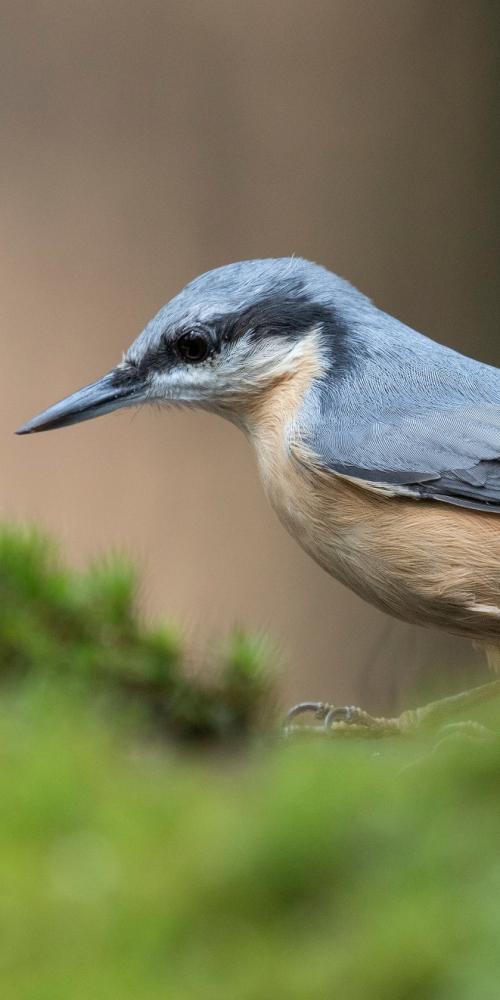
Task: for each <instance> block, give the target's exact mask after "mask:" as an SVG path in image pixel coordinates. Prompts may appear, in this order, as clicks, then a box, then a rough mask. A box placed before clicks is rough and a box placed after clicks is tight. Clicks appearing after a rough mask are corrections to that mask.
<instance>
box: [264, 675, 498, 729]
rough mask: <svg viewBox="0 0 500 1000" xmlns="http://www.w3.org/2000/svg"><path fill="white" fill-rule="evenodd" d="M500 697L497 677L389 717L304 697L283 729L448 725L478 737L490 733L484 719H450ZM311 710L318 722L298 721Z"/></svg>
mask: <svg viewBox="0 0 500 1000" xmlns="http://www.w3.org/2000/svg"><path fill="white" fill-rule="evenodd" d="M498 697H500V680H495V681H491V682H490V683H489V684H482V685H481V686H480V687H476V688H472V689H471V690H470V691H462V692H461V693H460V694H456V695H451V696H450V697H449V698H440V699H439V701H432V702H429V704H428V705H423V706H421V707H420V708H415V709H410V710H408V711H406V712H402V713H401V715H398V716H396V717H395V718H388V719H386V718H384V717H376V716H373V715H369V713H368V712H365V711H364V710H363V709H362V708H358V707H357V706H355V705H346V706H343V707H339V706H337V705H330V704H329V703H328V702H324V701H303V702H300V703H299V704H298V705H294V707H293V708H291V709H290V711H289V712H288V714H287V715H286V718H285V721H284V726H283V732H284V735H285V736H296V735H299V734H301V735H310V734H312V735H315V736H317V735H322V736H325V735H326V736H331V737H335V736H359V737H364V738H372V739H373V738H374V739H378V738H381V737H384V736H411V735H414V734H415V733H417V732H420V731H423V730H426V729H435V730H438V731H441V730H442V729H448V730H449V733H448V735H451V729H452V728H453V729H454V733H455V734H458V732H459V730H460V732H461V733H462V735H464V734H465V730H466V729H467V730H468V732H469V734H470V735H471V736H472V735H473V733H474V734H475V735H476V737H477V736H479V735H480V733H482V734H483V735H484V734H487V733H488V730H487V729H486V728H485V727H484V726H482V725H481V724H480V723H478V722H473V721H470V722H469V721H464V722H456V723H452V724H450V723H449V724H448V725H446V720H447V719H449V717H450V716H453V715H456V714H459V713H463V712H464V711H465V710H468V709H469V708H475V707H476V706H477V705H481V704H484V703H485V702H486V701H489V700H491V699H493V698H498ZM308 713H309V714H312V715H313V717H314V719H315V722H316V724H314V723H313V724H312V725H311V724H305V725H304V724H301V723H298V722H297V721H296V720H297V718H298V716H300V715H305V714H308ZM317 723H319V724H317Z"/></svg>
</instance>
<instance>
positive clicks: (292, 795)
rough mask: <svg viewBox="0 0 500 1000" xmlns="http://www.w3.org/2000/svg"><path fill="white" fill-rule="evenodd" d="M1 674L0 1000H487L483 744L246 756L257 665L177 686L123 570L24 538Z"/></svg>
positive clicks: (11, 570)
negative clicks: (211, 746)
mask: <svg viewBox="0 0 500 1000" xmlns="http://www.w3.org/2000/svg"><path fill="white" fill-rule="evenodd" d="M0 654H1V663H2V673H3V685H0V753H1V766H0V995H1V996H2V997H6V998H8V1000H89V998H92V1000H116V998H119V1000H165V998H170V997H172V998H175V1000H266V998H268V997H269V998H270V1000H330V998H336V997H340V998H342V1000H367V998H368V1000H372V998H373V1000H378V998H383V1000H492V998H493V997H496V996H497V994H498V982H499V979H500V957H499V956H500V951H499V948H498V940H499V935H500V892H499V889H500V863H499V856H498V845H499V844H500V795H499V789H500V745H499V743H498V741H496V740H495V739H491V740H487V741H485V742H483V743H476V742H465V743H463V742H460V741H458V740H456V741H454V740H451V741H450V742H449V743H446V742H445V743H444V744H442V745H441V747H440V749H439V752H432V753H426V752H425V751H426V750H428V749H431V746H429V747H427V746H426V745H425V742H420V743H419V744H418V746H417V747H415V745H413V744H412V743H411V742H410V741H408V742H405V741H403V740H401V741H399V742H397V741H382V742H378V743H376V744H373V743H370V742H368V741H367V742H366V743H355V742H353V741H348V742H347V743H336V742H315V743H308V742H300V743H296V744H283V743H281V744H279V743H278V742H277V741H276V740H275V739H273V740H268V741H267V743H265V744H264V743H263V742H262V741H259V742H258V743H256V742H255V741H252V740H251V739H249V738H248V734H249V733H250V731H251V730H252V729H253V727H255V724H256V720H257V718H262V711H263V705H264V703H265V702H266V701H268V697H269V682H268V680H267V679H266V673H265V671H264V669H263V667H262V660H263V657H262V650H261V648H260V646H259V644H257V645H255V644H254V643H252V641H251V640H250V639H249V638H248V637H245V636H243V635H236V636H234V637H233V638H232V639H231V640H230V641H229V642H227V643H226V644H225V646H223V647H222V648H221V649H220V650H219V652H218V655H217V661H218V671H217V673H216V676H215V677H214V679H213V680H212V681H211V682H210V683H208V682H206V681H203V680H202V679H201V676H200V674H199V673H198V674H194V676H193V675H192V674H190V675H189V677H188V676H187V675H186V674H185V672H184V669H183V667H184V657H183V652H182V645H181V643H180V642H179V640H178V638H177V637H176V636H175V633H174V632H171V631H169V630H166V631H165V630H156V631H153V630H150V629H149V628H146V627H145V626H144V624H143V623H141V621H140V619H139V618H138V616H137V613H136V611H135V602H134V582H133V578H132V577H131V575H130V571H129V570H128V569H127V568H124V567H123V566H121V565H120V563H119V562H118V561H116V560H114V561H113V563H112V564H111V565H108V566H107V567H104V568H103V567H102V566H101V567H100V568H95V569H93V570H91V571H89V572H88V573H86V574H83V575H81V574H74V573H72V572H70V571H68V570H67V569H64V568H63V567H61V565H60V563H59V562H58V559H57V555H56V554H55V552H54V549H53V547H52V546H51V545H50V544H48V543H47V542H46V541H43V540H41V539H40V538H39V537H38V536H37V535H33V534H32V535H30V534H25V533H23V534H21V535H20V534H19V533H15V532H12V531H4V533H3V535H2V536H1V538H0ZM490 721H491V722H492V723H493V722H494V721H495V720H494V716H493V715H492V716H491V719H490ZM496 722H497V723H498V719H496ZM493 728H494V729H496V730H497V731H498V725H496V726H495V725H494V726H493ZM145 730H146V731H147V732H148V735H150V734H152V733H154V734H161V735H162V736H163V735H166V736H169V737H170V739H166V740H158V739H155V740H151V739H150V738H148V739H144V738H143V736H144V732H145ZM235 732H240V733H241V732H244V733H247V741H246V752H245V753H239V754H235V753H234V743H233V740H234V734H235ZM195 735H197V736H201V735H204V736H207V737H210V739H211V740H212V742H214V743H215V742H217V745H218V746H220V747H222V748H224V747H225V753H219V754H217V755H214V754H206V753H205V752H203V751H200V752H198V753H193V752H190V753H189V754H186V753H184V752H183V751H182V750H181V749H180V748H179V744H178V743H176V742H175V741H174V740H173V739H172V738H171V737H172V736H179V737H181V738H183V739H184V740H185V739H187V738H190V737H193V736H195ZM408 765H411V766H408Z"/></svg>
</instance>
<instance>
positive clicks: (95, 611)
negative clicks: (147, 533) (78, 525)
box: [0, 527, 271, 744]
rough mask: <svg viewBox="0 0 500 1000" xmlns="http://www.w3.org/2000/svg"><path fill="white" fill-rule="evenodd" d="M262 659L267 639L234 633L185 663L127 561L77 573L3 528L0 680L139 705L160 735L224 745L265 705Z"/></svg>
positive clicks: (245, 730) (50, 550)
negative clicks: (54, 685)
mask: <svg viewBox="0 0 500 1000" xmlns="http://www.w3.org/2000/svg"><path fill="white" fill-rule="evenodd" d="M264 658H265V657H264V650H263V647H262V643H259V642H256V641H252V639H250V638H249V637H248V636H245V635H243V634H234V635H233V636H232V637H230V639H229V640H228V641H227V642H226V643H225V644H224V645H223V646H222V647H221V648H220V649H218V650H217V651H216V652H215V651H213V652H212V655H211V657H210V659H211V661H212V662H210V663H209V664H203V663H198V664H194V665H193V664H190V665H188V664H187V663H186V657H185V654H184V651H183V647H182V643H181V641H180V639H179V636H178V635H177V634H176V632H175V631H174V629H173V628H171V627H170V628H167V627H158V628H153V627H151V626H149V625H146V624H145V623H144V622H143V621H142V620H141V617H140V615H139V613H138V611H137V602H136V580H135V574H134V572H133V569H132V568H131V566H130V565H129V564H127V563H126V562H124V561H123V560H122V559H120V558H118V557H113V558H112V559H109V560H107V561H101V562H99V563H97V564H95V565H93V566H91V567H90V568H89V569H88V570H87V571H86V572H77V571H73V570H70V569H68V567H66V566H64V565H63V564H62V562H61V560H60V558H59V556H58V553H57V548H56V546H55V545H54V543H53V542H52V541H50V540H49V539H47V538H46V537H44V536H42V535H40V534H39V533H38V532H36V531H33V530H19V529H12V528H10V527H4V528H3V529H2V530H0V685H1V683H2V680H3V681H4V683H5V684H8V683H9V682H11V683H12V682H13V683H14V684H17V683H18V682H19V681H21V680H23V679H28V678H30V677H36V678H38V679H40V678H41V677H44V678H45V679H46V681H56V682H57V681H59V682H60V683H61V684H63V685H67V686H73V687H77V688H78V689H81V690H82V693H83V692H84V691H85V692H86V693H87V695H88V696H93V697H94V698H99V699H100V700H101V702H102V703H103V704H108V705H111V706H114V707H115V708H116V707H118V706H119V707H120V708H123V709H125V708H126V707H127V706H128V708H131V707H133V708H134V709H135V712H136V715H137V719H139V717H140V718H141V719H142V722H143V724H144V725H145V726H147V727H149V729H150V731H151V732H154V733H155V734H156V735H160V736H170V737H175V738H176V739H182V740H191V741H196V740H206V741H212V742H215V743H219V744H224V743H231V742H233V741H241V740H244V739H245V738H246V737H248V735H249V733H250V732H252V731H253V730H254V729H255V728H256V726H257V725H258V724H259V722H260V720H261V719H262V717H263V714H264V712H265V709H266V706H269V703H270V700H271V698H270V695H271V684H270V680H269V674H268V673H267V672H266V670H265V669H264V662H263V661H264ZM213 661H215V662H213ZM188 667H189V669H187V668H188ZM0 690H1V688H0Z"/></svg>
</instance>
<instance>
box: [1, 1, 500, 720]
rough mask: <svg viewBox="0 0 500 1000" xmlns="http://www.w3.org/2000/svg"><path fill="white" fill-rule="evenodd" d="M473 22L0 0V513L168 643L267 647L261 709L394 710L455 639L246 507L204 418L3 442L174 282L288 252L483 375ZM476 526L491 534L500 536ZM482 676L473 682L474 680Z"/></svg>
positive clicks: (492, 114)
mask: <svg viewBox="0 0 500 1000" xmlns="http://www.w3.org/2000/svg"><path fill="white" fill-rule="evenodd" d="M499 9H500V7H499V5H498V4H497V3H495V2H494V0H491V2H488V0H475V2H474V3H471V2H470V0H468V2H460V0H441V2H440V3H436V2H435V0H418V2H417V0H415V2H410V0H377V2H368V0H364V2H360V0H307V2H305V0H303V2H302V3H299V2H296V0H283V2H280V0H267V2H266V3H264V2H257V0H253V2H250V0H236V2H235V0H183V2H170V0H164V2H162V3H160V2H152V0H142V2H140V3H137V2H135V3H134V2H132V0H78V2H75V0H64V2H63V0H29V2H27V0H9V2H5V0H3V2H2V3H1V4H0V10H1V33H0V49H1V58H0V74H1V115H2V146H1V160H0V164H1V166H0V170H1V187H0V191H1V220H2V221H1V226H2V240H1V254H2V267H1V274H0V282H1V294H0V302H1V337H2V365H1V386H0V421H1V442H2V444H1V447H2V466H3V470H2V479H1V487H0V490H1V493H0V513H1V514H2V515H3V516H14V517H16V518H19V519H29V520H35V521H36V522H40V523H42V524H43V525H45V526H47V527H48V528H50V530H52V531H54V532H55V533H56V534H57V535H58V536H59V537H60V538H61V540H62V543H63V549H64V551H65V552H66V553H67V555H68V556H69V557H70V558H71V559H73V560H75V561H81V560H84V559H87V558H88V557H89V556H94V555H95V554H97V553H100V552H101V551H102V550H103V549H108V548H109V547H110V546H115V547H117V548H119V549H122V550H123V549H125V550H127V551H128V552H129V553H131V554H132V555H133V556H134V557H135V558H136V559H137V560H138V562H139V564H140V566H141V568H142V571H143V579H144V592H143V599H144V605H145V607H146V608H147V609H148V611H151V612H154V613H155V614H156V613H159V612H160V613H162V614H165V615H167V616H169V617H172V618H174V619H176V620H178V621H179V622H180V623H181V625H182V626H183V627H184V629H185V630H186V632H187V633H188V634H189V635H191V636H192V639H193V642H194V644H195V645H196V643H197V642H201V641H202V640H203V641H204V640H205V638H206V637H207V636H210V637H212V636H215V635H218V634H221V633H223V632H224V631H226V630H227V629H228V628H229V627H231V626H232V625H234V624H235V623H236V624H244V625H246V626H248V627H251V628H255V629H263V630H265V631H267V632H268V633H270V634H271V635H272V636H274V638H275V640H276V641H277V642H278V644H279V646H280V647H281V649H282V650H283V653H284V660H285V662H286V663H287V664H288V668H287V677H286V684H285V686H284V691H283V697H284V699H285V700H286V699H288V700H289V699H294V698H299V697H315V696H316V697H323V696H324V697H330V698H333V697H335V699H336V700H338V701H339V702H342V701H348V702H352V701H360V702H362V704H363V705H364V706H365V707H366V708H370V707H371V708H373V709H378V708H380V707H382V706H383V707H385V708H389V707H390V706H391V705H394V704H396V703H401V702H405V703H406V702H408V701H409V700H411V698H412V687H413V685H414V684H416V683H417V682H418V683H420V684H421V685H422V684H423V685H425V684H427V683H428V682H429V679H430V678H431V676H432V672H433V670H434V669H435V667H436V665H437V664H438V663H439V665H440V666H441V665H446V666H447V667H448V668H449V676H448V686H449V688H450V689H452V688H455V687H456V688H457V689H458V688H459V685H460V684H461V683H463V682H464V675H465V673H466V672H467V669H468V665H470V664H471V662H472V661H473V660H474V656H475V655H476V654H473V653H472V652H471V650H470V649H469V647H468V646H467V644H466V643H462V642H460V641H458V640H457V641H455V640H452V639H446V638H445V637H439V636H436V635H435V634H431V633H425V632H424V631H421V630H418V629H414V628H410V627H405V626H404V625H402V624H398V623H396V622H392V621H389V619H386V618H384V617H383V616H382V615H380V614H379V613H378V612H376V611H375V610H373V609H372V608H370V607H368V606H367V605H364V604H363V603H362V602H361V601H359V600H358V599H357V598H356V597H354V596H353V595H351V594H349V593H348V592H347V591H346V590H344V589H343V588H342V587H341V586H340V585H339V584H337V583H335V582H334V581H332V580H330V579H329V578H328V577H327V576H326V575H325V574H323V573H322V571H321V570H320V569H319V568H318V567H316V566H315V565H314V564H313V563H312V562H311V561H309V559H308V557H307V556H305V555H304V554H303V553H302V552H301V551H300V550H299V549H298V547H297V546H296V545H295V543H293V542H292V541H291V540H290V539H289V538H288V537H287V535H286V534H285V532H284V530H283V529H282V528H281V527H280V525H279V524H278V522H277V521H276V519H275V517H274V515H273V514H272V513H271V511H270V510H268V507H267V504H266V501H265V499H264V497H263V494H262V492H261V489H260V486H259V483H258V481H257V476H256V470H255V467H254V461H253V456H252V454H251V453H250V450H249V448H248V446H247V444H246V443H245V441H244V439H243V437H242V436H241V435H240V434H239V433H238V432H237V431H236V430H235V429H234V428H232V427H230V426H229V425H227V426H226V425H225V424H224V423H223V422H222V421H219V420H217V419H215V418H210V417H208V416H206V415H203V414H195V413H192V414H191V413H167V412H164V413H156V412H146V411H141V412H138V413H137V414H135V415H134V414H130V413H128V414H127V413H124V414H122V415H116V416H114V417H108V418H105V419H103V420H98V421H96V422H95V423H94V424H92V423H91V424H84V425H83V426H81V427H76V428H74V429H70V430H66V431H61V432H56V433H54V434H48V435H41V436H39V437H38V436H37V437H34V438H28V439H26V438H24V439H19V438H17V439H16V438H15V437H14V436H13V434H12V431H13V429H14V428H15V427H16V426H17V425H19V424H20V423H21V422H22V421H24V420H25V419H26V418H27V417H29V416H32V415H33V414H34V413H36V412H37V411H38V410H39V409H41V408H44V407H45V406H46V405H48V404H49V403H52V402H54V401H55V400H57V399H58V398H60V397H61V396H63V395H66V394H67V393H68V392H69V391H72V390H73V389H75V388H77V387H78V386H80V385H83V384H84V383H86V382H88V381H90V380H92V379H93V378H94V377H95V376H97V375H99V374H101V373H103V372H105V371H106V370H107V369H108V368H110V367H111V366H112V365H113V364H114V363H115V362H116V361H117V360H118V359H119V357H120V354H121V351H122V350H123V349H124V348H125V347H126V346H127V345H128V343H129V342H130V341H131V340H132V338H133V337H134V336H135V335H136V334H137V333H138V332H139V330H140V329H141V328H142V326H143V325H144V323H145V322H146V320H147V319H148V318H149V317H150V316H151V315H152V314H153V313H154V312H156V310H157V309H158V308H159V306H160V305H161V304H162V303H163V302H164V301H165V300H166V299H168V298H169V297H170V296H171V295H172V294H173V293H175V292H176V291H177V290H178V289H179V288H180V287H181V286H182V285H183V284H184V283H185V282H186V281H187V280H188V279H189V278H191V277H193V276H194V275H195V274H197V273H198V272H200V271H204V270H206V269H208V268H210V267H213V266H217V265H219V264H222V263H225V262H228V261H231V260H235V259H241V258H246V257H261V256H275V255H285V254H289V253H292V252H295V253H296V254H300V255H303V256H306V257H310V258H312V259H314V260H318V261H321V262H322V263H324V264H326V265H327V266H330V267H331V268H332V269H333V270H336V271H338V272H339V273H340V274H342V275H344V276H346V277H348V278H349V279H350V280H351V281H353V282H354V283H356V284H358V285H359V286H360V287H361V288H362V289H363V290H364V291H365V292H367V293H368V294H370V295H371V296H372V297H373V298H374V299H375V300H376V301H377V302H378V303H379V304H381V305H382V306H383V307H385V308H386V309H387V310H388V311H390V312H393V313H395V314H396V315H398V316H399V317H401V318H402V319H404V320H405V321H406V322H407V323H409V324H410V325H413V326H415V327H417V328H419V329H421V330H423V331H425V332H428V333H429V334H430V335H431V336H434V337H436V338H437V339H439V340H442V341H444V342H446V343H449V344H452V345H453V346H456V347H458V348H459V349H462V350H465V351H466V352H470V353H473V354H475V355H476V356H478V357H481V358H483V359H485V360H488V361H490V362H493V363H497V364H498V363H500V345H499V343H498V340H497V329H498V310H499V304H500V303H499V299H500V292H499V289H498V281H497V280H496V279H497V275H496V270H495V257H494V249H495V247H494V243H495V237H496V234H497V231H498V221H499V220H498V205H499V196H498V191H497V170H498V161H497V154H498V136H499V125H498V105H497V91H496V84H497V63H498V50H499V33H498V11H499ZM499 530H500V528H499ZM474 676H475V677H477V678H480V677H481V673H480V672H476V674H475V675H474Z"/></svg>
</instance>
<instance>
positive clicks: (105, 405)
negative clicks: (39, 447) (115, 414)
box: [16, 368, 145, 434]
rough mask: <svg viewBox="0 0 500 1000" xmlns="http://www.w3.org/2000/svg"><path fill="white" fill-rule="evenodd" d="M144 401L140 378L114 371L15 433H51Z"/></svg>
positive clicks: (51, 408)
mask: <svg viewBox="0 0 500 1000" xmlns="http://www.w3.org/2000/svg"><path fill="white" fill-rule="evenodd" d="M144 399H145V388H144V384H143V382H142V380H141V379H140V377H139V376H134V375H133V374H132V373H131V374H130V376H128V375H127V373H126V372H125V371H122V370H120V369H119V368H118V369H115V370H114V371H112V372H109V374H108V375H104V376H103V378H100V379H98V380H97V382H92V383H91V385H86V386H85V387H84V388H83V389H79V390H78V392H74V393H73V394H72V395H71V396H67V397H66V399H62V400H61V402H60V403H56V404H55V405H54V406H50V407H49V409H48V410H44V412H43V413H40V414H39V415H38V416H37V417H33V420H28V422H27V423H26V424H23V426H22V427H20V428H19V430H18V431H16V434H34V433H35V432H36V431H52V430H56V428H58V427H69V425H70V424H78V423H80V422H81V421H82V420H92V418H93V417H100V416H102V415H103V414H104V413H111V412H112V411H113V410H120V409H122V408H123V407H126V406H133V405H134V404H135V403H140V402H142V401H143V400H144Z"/></svg>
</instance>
